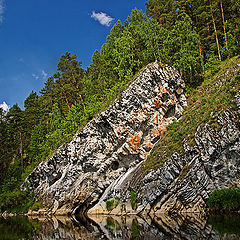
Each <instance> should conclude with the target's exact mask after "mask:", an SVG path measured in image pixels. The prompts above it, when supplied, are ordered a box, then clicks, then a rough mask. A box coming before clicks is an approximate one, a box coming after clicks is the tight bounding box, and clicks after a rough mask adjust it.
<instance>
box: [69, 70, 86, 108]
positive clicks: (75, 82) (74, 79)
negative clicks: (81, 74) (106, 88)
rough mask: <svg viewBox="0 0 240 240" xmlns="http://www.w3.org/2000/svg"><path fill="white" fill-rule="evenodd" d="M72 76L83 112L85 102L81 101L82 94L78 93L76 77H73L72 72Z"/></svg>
mask: <svg viewBox="0 0 240 240" xmlns="http://www.w3.org/2000/svg"><path fill="white" fill-rule="evenodd" d="M72 77H73V81H74V84H75V88H76V89H77V92H78V96H79V98H80V101H81V103H82V106H83V109H84V112H85V110H86V106H85V103H84V101H83V98H82V95H81V94H80V91H79V88H78V85H77V80H76V78H75V77H74V75H73V74H72Z"/></svg>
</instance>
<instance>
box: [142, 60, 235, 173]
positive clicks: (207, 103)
mask: <svg viewBox="0 0 240 240" xmlns="http://www.w3.org/2000/svg"><path fill="white" fill-rule="evenodd" d="M239 64H240V59H239V57H234V58H232V59H230V60H226V61H224V62H222V63H221V64H220V65H218V66H216V68H215V69H214V70H208V71H205V72H204V81H203V83H202V84H201V85H200V86H199V87H198V88H196V89H193V90H192V91H191V92H189V96H188V106H187V108H186V109H185V111H184V113H183V116H182V118H181V119H180V120H179V121H178V122H173V123H172V124H170V125H169V126H168V127H167V131H166V132H165V133H163V135H162V137H161V140H160V141H159V142H158V143H157V145H156V146H155V148H154V150H153V152H152V154H151V156H150V157H149V158H148V159H147V160H146V161H145V162H144V166H145V171H148V170H150V169H152V168H158V167H159V166H160V165H162V163H163V162H164V161H165V160H167V158H169V157H170V156H171V155H172V154H173V153H174V152H178V153H179V154H183V153H184V146H183V143H185V144H186V145H188V146H189V147H190V148H191V147H193V146H194V145H195V140H194V135H195V133H196V131H197V128H198V127H200V126H203V125H204V124H206V123H207V124H208V125H209V127H210V128H213V129H218V128H219V127H220V126H219V124H218V122H217V115H216V114H221V112H222V111H224V110H226V109H231V110H232V111H233V112H236V111H237V106H236V103H235V95H236V94H237V93H238V92H239V91H240V85H239V82H240V70H239V66H240V65H239ZM217 70H219V71H218V72H217V73H215V72H216V71H217ZM237 115H238V114H237Z"/></svg>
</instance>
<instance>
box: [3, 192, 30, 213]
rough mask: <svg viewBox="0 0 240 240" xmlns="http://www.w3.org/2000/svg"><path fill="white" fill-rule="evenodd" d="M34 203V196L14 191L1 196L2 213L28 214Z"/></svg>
mask: <svg viewBox="0 0 240 240" xmlns="http://www.w3.org/2000/svg"><path fill="white" fill-rule="evenodd" d="M32 202H33V194H31V193H29V192H23V191H20V190H14V191H13V192H6V193H2V194H0V210H1V212H4V211H6V210H7V211H8V212H14V213H15V212H26V211H27V210H28V208H29V207H30V206H31V204H32Z"/></svg>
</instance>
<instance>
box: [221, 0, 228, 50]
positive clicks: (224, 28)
mask: <svg viewBox="0 0 240 240" xmlns="http://www.w3.org/2000/svg"><path fill="white" fill-rule="evenodd" d="M220 3H221V11H222V20H223V31H224V35H225V41H226V49H227V50H228V41H227V33H226V26H225V19H224V11H223V4H222V0H221V1H220Z"/></svg>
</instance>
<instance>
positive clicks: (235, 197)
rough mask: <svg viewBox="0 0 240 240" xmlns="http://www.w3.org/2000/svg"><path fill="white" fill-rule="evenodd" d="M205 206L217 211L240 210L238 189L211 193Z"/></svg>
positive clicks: (239, 191) (239, 190)
mask: <svg viewBox="0 0 240 240" xmlns="http://www.w3.org/2000/svg"><path fill="white" fill-rule="evenodd" d="M207 205H208V206H209V208H210V209H212V210H217V211H238V210H239V209H240V188H229V189H226V188H225V189H221V190H215V191H213V192H212V193H211V195H210V197H209V199H208V202H207Z"/></svg>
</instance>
